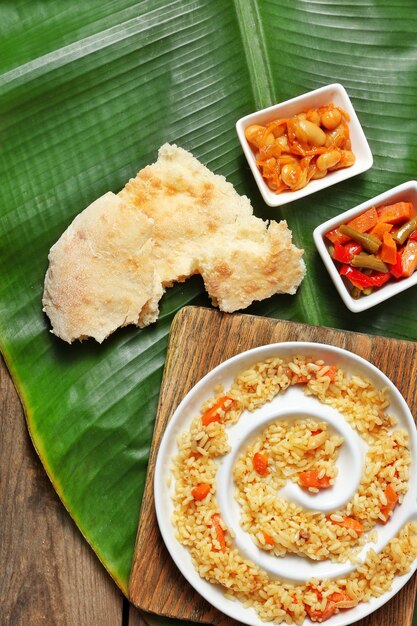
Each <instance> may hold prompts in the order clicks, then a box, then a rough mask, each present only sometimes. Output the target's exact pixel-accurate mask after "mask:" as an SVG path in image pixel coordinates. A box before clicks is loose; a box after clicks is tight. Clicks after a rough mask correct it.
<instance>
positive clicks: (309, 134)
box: [294, 119, 326, 147]
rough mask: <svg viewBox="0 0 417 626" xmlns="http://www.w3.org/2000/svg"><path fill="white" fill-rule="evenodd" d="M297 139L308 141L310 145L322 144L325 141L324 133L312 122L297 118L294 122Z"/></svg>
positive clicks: (303, 141)
mask: <svg viewBox="0 0 417 626" xmlns="http://www.w3.org/2000/svg"><path fill="white" fill-rule="evenodd" d="M294 130H295V134H296V136H297V139H298V140H299V141H301V142H302V143H308V144H310V145H311V146H316V147H319V146H323V145H324V144H325V142H326V133H325V132H324V131H323V130H322V129H321V128H320V126H317V124H313V122H309V121H308V120H303V119H298V120H297V121H296V123H295V124H294Z"/></svg>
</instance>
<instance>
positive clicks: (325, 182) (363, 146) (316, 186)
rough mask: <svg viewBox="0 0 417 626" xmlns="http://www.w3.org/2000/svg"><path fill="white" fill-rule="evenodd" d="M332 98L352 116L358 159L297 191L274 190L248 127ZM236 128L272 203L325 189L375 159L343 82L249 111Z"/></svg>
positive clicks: (359, 170) (355, 152)
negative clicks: (261, 167)
mask: <svg viewBox="0 0 417 626" xmlns="http://www.w3.org/2000/svg"><path fill="white" fill-rule="evenodd" d="M330 102H333V103H334V104H335V105H338V106H340V107H342V109H344V110H345V111H346V112H347V113H348V114H349V116H350V122H349V130H350V139H351V142H352V152H353V153H354V155H355V157H356V161H355V163H354V164H353V165H352V166H351V167H346V168H344V169H340V170H336V171H334V172H330V173H329V174H327V176H325V177H324V178H321V179H318V180H311V181H310V182H309V183H308V184H307V185H306V187H304V188H303V189H299V190H298V191H283V192H282V193H279V194H276V193H274V192H273V191H272V190H271V189H270V188H269V187H268V185H267V184H266V182H265V180H264V179H263V177H262V174H261V172H260V171H259V168H258V166H257V165H256V160H255V155H254V153H253V151H252V148H251V147H250V145H249V143H248V141H247V139H246V137H245V129H246V128H247V127H248V126H251V125H252V124H261V125H264V124H267V123H268V122H271V121H272V120H275V119H277V118H280V117H291V116H293V115H296V114H297V113H302V112H303V111H306V110H308V109H310V108H316V107H320V106H323V105H325V104H329V103H330ZM236 131H237V134H238V137H239V141H240V143H241V145H242V148H243V152H244V153H245V156H246V158H247V160H248V163H249V167H250V168H251V170H252V174H253V175H254V177H255V180H256V183H257V185H258V187H259V191H260V192H261V194H262V197H263V199H264V200H265V202H266V203H267V204H268V205H269V206H281V205H283V204H287V202H293V201H295V200H299V199H300V198H304V197H305V196H308V195H310V194H312V193H315V192H316V191H320V190H321V189H325V188H326V187H329V186H330V185H334V184H336V183H339V182H340V181H342V180H346V179H347V178H351V177H352V176H356V175H357V174H361V173H362V172H365V171H366V170H368V169H369V168H370V167H372V163H373V159H372V153H371V149H370V147H369V144H368V142H367V140H366V137H365V133H364V132H363V130H362V127H361V125H360V122H359V120H358V117H357V115H356V113H355V110H354V108H353V106H352V103H351V101H350V99H349V96H348V94H347V92H346V90H345V89H344V87H343V86H342V85H339V84H338V83H334V84H332V85H327V86H325V87H321V88H320V89H315V90H314V91H309V92H308V93H305V94H303V95H301V96H297V97H296V98H292V99H291V100H287V101H286V102H281V103H280V104H276V105H274V106H271V107H268V108H267V109H262V110H261V111H256V112H255V113H251V114H250V115H246V116H245V117H242V118H241V119H240V120H239V121H238V122H237V124H236Z"/></svg>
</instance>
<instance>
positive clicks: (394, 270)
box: [390, 248, 404, 278]
mask: <svg viewBox="0 0 417 626" xmlns="http://www.w3.org/2000/svg"><path fill="white" fill-rule="evenodd" d="M403 250H404V248H401V250H398V251H397V261H396V263H395V264H394V265H391V267H390V273H391V274H392V275H393V276H394V278H403V276H404V274H403V267H402V264H401V257H402V253H403Z"/></svg>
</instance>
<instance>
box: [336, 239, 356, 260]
mask: <svg viewBox="0 0 417 626" xmlns="http://www.w3.org/2000/svg"><path fill="white" fill-rule="evenodd" d="M359 252H362V246H361V245H360V244H359V243H356V242H355V241H350V242H349V243H347V244H346V245H345V246H342V245H341V244H340V243H338V242H336V243H335V244H334V252H333V255H332V256H333V259H334V260H335V261H339V263H350V262H351V260H352V258H353V257H354V256H355V254H359Z"/></svg>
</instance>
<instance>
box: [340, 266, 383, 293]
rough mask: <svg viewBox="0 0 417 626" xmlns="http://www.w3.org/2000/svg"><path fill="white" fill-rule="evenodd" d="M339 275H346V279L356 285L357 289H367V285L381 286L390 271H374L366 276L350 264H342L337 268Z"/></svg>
mask: <svg viewBox="0 0 417 626" xmlns="http://www.w3.org/2000/svg"><path fill="white" fill-rule="evenodd" d="M339 273H340V275H341V276H346V278H347V279H348V280H350V282H351V283H352V285H354V286H355V287H358V289H367V288H368V287H381V285H383V284H384V283H386V282H387V281H388V280H389V279H390V273H389V272H387V273H386V274H385V273H383V272H375V273H374V274H372V276H368V275H367V274H364V273H363V272H361V271H359V270H357V269H356V268H354V267H351V266H350V265H342V267H341V268H340V270H339Z"/></svg>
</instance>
